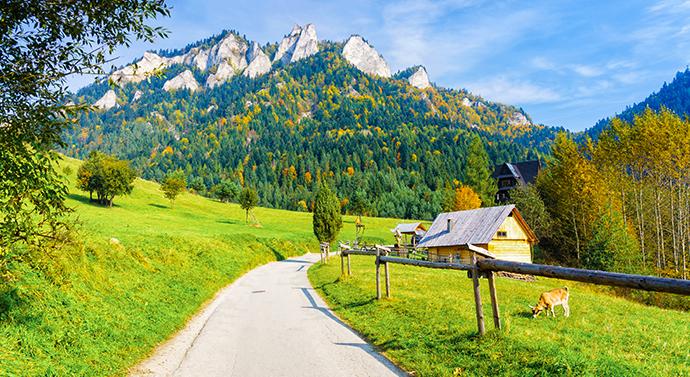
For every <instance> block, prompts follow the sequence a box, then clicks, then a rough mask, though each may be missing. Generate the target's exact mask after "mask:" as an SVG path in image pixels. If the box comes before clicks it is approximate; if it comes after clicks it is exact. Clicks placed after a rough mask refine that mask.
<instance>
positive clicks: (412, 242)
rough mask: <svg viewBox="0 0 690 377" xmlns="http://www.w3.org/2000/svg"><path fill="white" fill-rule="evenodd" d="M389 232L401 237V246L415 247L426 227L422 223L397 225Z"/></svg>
mask: <svg viewBox="0 0 690 377" xmlns="http://www.w3.org/2000/svg"><path fill="white" fill-rule="evenodd" d="M391 232H393V234H394V235H397V234H398V233H400V235H402V236H403V245H405V246H412V247H416V246H417V244H418V243H419V241H420V240H421V239H422V238H423V237H424V235H425V234H426V227H425V226H424V224H422V223H409V224H398V225H397V226H396V227H395V228H393V229H391Z"/></svg>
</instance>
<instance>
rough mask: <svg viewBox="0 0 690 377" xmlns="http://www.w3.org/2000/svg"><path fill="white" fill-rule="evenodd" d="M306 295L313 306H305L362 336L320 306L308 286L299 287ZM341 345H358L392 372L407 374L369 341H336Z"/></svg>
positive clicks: (399, 374) (400, 374) (401, 374)
mask: <svg viewBox="0 0 690 377" xmlns="http://www.w3.org/2000/svg"><path fill="white" fill-rule="evenodd" d="M299 289H300V290H301V291H302V293H303V294H304V296H305V297H306V298H307V300H308V301H309V304H310V305H311V306H305V307H304V308H306V309H316V310H318V311H320V312H321V313H323V314H324V315H326V317H328V318H330V319H332V320H333V321H335V322H336V323H338V324H339V325H341V326H343V327H345V328H346V329H348V330H350V331H351V332H352V333H353V334H355V335H357V336H358V337H360V338H362V339H363V337H362V335H360V334H358V333H357V332H356V331H355V330H353V329H352V328H351V327H350V326H348V325H347V324H346V323H345V322H343V321H341V320H340V318H338V317H336V316H335V315H334V314H333V312H331V311H330V310H329V309H328V308H325V307H323V306H319V305H318V304H317V303H316V300H314V296H312V294H311V292H310V291H309V289H308V288H299ZM334 344H336V345H339V346H344V347H357V348H359V349H361V350H362V351H364V352H366V353H368V354H370V355H372V356H373V357H375V358H376V360H378V361H379V362H380V363H381V364H383V365H384V366H385V367H386V368H388V370H390V371H391V372H393V373H395V374H397V375H398V376H407V374H406V373H404V372H402V371H401V370H400V369H399V368H398V367H396V366H395V365H394V364H393V363H392V362H391V361H390V360H388V359H386V358H385V357H384V356H383V355H381V354H380V353H378V352H376V350H375V349H374V347H373V346H371V345H370V344H368V343H334Z"/></svg>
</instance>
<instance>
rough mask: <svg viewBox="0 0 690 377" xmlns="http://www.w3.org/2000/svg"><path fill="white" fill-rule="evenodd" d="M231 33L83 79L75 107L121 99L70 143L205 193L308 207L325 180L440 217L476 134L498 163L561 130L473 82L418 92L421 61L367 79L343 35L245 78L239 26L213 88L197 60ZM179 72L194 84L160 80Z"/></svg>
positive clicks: (271, 48)
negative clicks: (135, 71)
mask: <svg viewBox="0 0 690 377" xmlns="http://www.w3.org/2000/svg"><path fill="white" fill-rule="evenodd" d="M302 29H306V27H303V28H300V30H302ZM293 30H295V29H294V28H293ZM302 32H303V30H302V31H297V30H295V33H292V32H291V34H294V35H293V37H294V36H295V35H297V34H300V33H302ZM223 35H224V36H222V37H215V39H213V38H212V39H208V42H206V43H202V44H197V43H195V44H192V45H191V46H193V47H189V48H188V49H186V51H187V52H180V53H177V54H167V55H168V56H163V55H160V56H161V57H164V58H165V59H168V60H166V62H170V61H175V62H181V63H174V64H169V65H167V66H166V67H165V68H162V69H154V70H153V71H152V72H151V74H150V75H147V77H146V78H145V79H143V80H141V81H139V82H129V83H126V84H123V85H116V86H112V85H109V84H108V83H106V82H101V83H97V84H93V85H90V86H88V87H85V88H82V89H81V90H80V91H79V92H77V93H76V94H75V95H74V97H73V98H72V99H71V100H72V101H73V102H75V103H95V102H97V101H98V100H99V99H100V98H101V97H102V96H103V95H104V94H105V93H107V92H109V91H111V90H112V91H113V92H114V93H115V97H116V98H115V101H112V100H111V101H110V102H109V103H110V104H113V102H114V104H113V106H112V107H110V108H109V109H108V110H105V109H103V110H98V111H92V112H89V113H86V114H83V115H82V116H80V118H79V119H78V124H77V125H76V127H75V128H74V129H72V130H70V131H69V132H67V133H66V134H65V141H66V144H67V145H66V147H65V148H64V149H63V152H64V153H66V154H67V155H70V156H75V157H82V158H83V157H85V156H87V155H88V153H89V152H90V151H91V150H101V151H104V152H106V153H111V154H115V155H117V156H119V157H120V158H126V159H128V160H130V161H132V164H133V166H134V167H135V168H136V169H138V170H139V171H140V172H141V174H142V176H143V177H145V178H149V179H155V180H160V179H162V178H163V177H164V176H165V174H167V173H168V172H170V171H173V170H176V169H180V170H182V171H183V172H184V173H185V175H186V176H187V177H189V180H190V184H191V185H192V187H194V189H195V190H196V191H198V192H202V193H207V194H212V188H213V187H214V186H216V185H217V184H219V183H220V182H222V181H224V180H231V181H236V182H237V183H238V184H240V185H242V186H244V185H250V186H253V187H255V188H257V190H258V191H259V194H260V197H261V204H262V205H265V206H268V207H280V208H285V209H297V210H308V209H309V208H310V205H311V204H310V203H311V201H312V199H313V198H312V193H313V191H314V189H315V187H314V185H315V184H317V183H318V182H319V181H323V180H326V181H329V182H330V183H331V184H332V185H333V186H334V188H335V189H336V191H337V192H338V195H339V197H341V198H343V200H344V202H343V207H344V211H351V210H352V208H351V207H350V206H349V204H348V201H349V199H351V198H353V197H354V196H355V195H356V194H357V191H358V190H362V191H365V192H366V193H367V195H368V196H370V197H371V201H372V203H371V209H370V213H372V214H373V213H376V214H378V215H383V216H395V217H408V218H431V217H432V215H433V214H435V213H437V212H438V211H440V209H441V208H440V206H441V202H442V196H443V195H444V194H443V192H445V191H447V190H448V189H450V188H452V187H453V186H454V185H457V184H459V182H461V181H462V180H463V179H464V174H465V167H464V161H465V160H466V154H467V145H468V143H469V142H470V140H471V139H472V138H473V137H475V136H479V137H480V138H481V139H482V140H483V141H484V144H485V147H486V149H487V152H488V153H489V156H490V159H491V160H492V162H503V161H515V160H520V159H525V158H538V157H539V156H541V155H542V154H545V153H548V149H549V147H550V143H551V140H553V138H554V136H555V133H556V131H557V130H558V129H554V128H550V127H545V126H543V125H538V124H534V123H533V122H532V121H531V120H530V119H529V116H528V115H527V114H526V113H524V111H523V110H522V109H520V108H517V107H514V106H510V105H504V104H499V103H494V102H490V101H487V100H485V99H483V98H482V97H480V96H477V95H474V94H472V93H470V92H469V91H467V90H465V89H447V88H443V87H439V86H433V85H431V84H430V83H429V84H428V85H424V84H426V83H425V82H424V81H423V80H422V81H417V82H416V83H417V84H419V83H420V82H421V84H422V85H423V86H424V87H425V88H424V89H419V88H418V87H416V86H414V85H413V84H414V83H411V82H410V78H411V77H413V76H414V75H417V76H419V75H424V74H426V69H424V68H423V67H421V66H414V67H410V68H409V69H407V70H404V71H401V72H398V73H396V74H392V75H391V77H389V78H387V77H381V76H379V75H370V74H367V73H365V72H363V71H362V70H361V69H360V68H358V67H357V66H355V65H353V64H351V62H350V61H348V60H347V59H346V57H345V56H343V53H342V52H343V49H344V46H345V44H346V43H347V42H331V41H319V42H318V51H314V53H313V54H311V55H309V56H307V57H302V58H300V59H298V60H296V61H295V62H291V63H288V64H284V63H282V62H279V61H277V60H276V59H275V56H276V53H277V51H278V49H279V47H280V46H279V44H265V45H263V46H259V47H263V48H262V49H261V50H262V51H264V54H265V55H266V58H267V59H270V60H271V61H274V60H275V63H273V64H271V66H270V70H269V71H268V72H266V73H264V74H261V75H256V76H254V77H253V78H250V77H249V75H245V74H244V73H243V72H246V71H244V70H246V69H247V67H248V66H244V65H243V64H241V63H237V60H234V62H235V63H232V62H233V60H232V59H233V58H238V57H243V59H245V62H247V60H246V57H247V56H248V55H252V54H251V53H250V54H248V53H249V50H250V49H252V48H251V47H252V46H253V44H251V42H249V41H248V40H247V39H245V38H242V39H240V38H238V37H237V35H236V34H235V37H232V38H233V39H235V42H238V43H236V44H235V47H237V48H235V49H226V50H223V51H225V52H223V53H222V54H221V55H223V54H224V55H223V56H226V57H228V58H229V59H228V60H222V61H220V62H219V63H218V64H219V65H218V67H219V66H220V64H221V63H227V66H230V68H233V69H232V70H231V71H230V72H231V73H232V75H231V76H230V75H229V77H228V79H226V80H225V81H222V82H218V83H217V85H207V84H206V83H208V82H209V81H208V80H209V77H211V75H214V76H215V75H217V74H218V69H217V67H214V66H210V67H206V69H205V70H201V69H200V66H199V65H197V64H196V63H195V62H194V58H195V57H196V56H198V55H199V53H200V52H201V51H202V50H204V51H206V50H207V51H209V57H208V58H207V59H211V56H213V55H214V54H215V55H218V53H217V52H214V51H212V50H213V46H215V45H217V44H219V43H221V42H222V41H223V40H226V39H228V38H231V37H230V36H229V34H228V33H225V34H223ZM288 37H290V34H288V35H287V36H286V37H285V38H288ZM293 39H295V38H293ZM296 39H299V38H296ZM240 42H242V43H240ZM288 42H289V43H286V44H285V45H287V47H284V48H283V49H284V50H285V51H287V52H289V51H290V50H292V51H294V49H292V48H290V46H289V45H290V43H293V42H294V44H295V45H296V44H297V42H295V41H292V42H291V41H289V40H288ZM245 45H246V46H247V50H245V49H244V46H245ZM305 45H307V46H308V43H305ZM218 50H220V49H216V50H215V51H218ZM253 50H254V52H255V53H256V54H259V51H258V50H257V49H256V48H254V49H253ZM180 51H184V50H180ZM305 51H306V50H305ZM312 51H313V49H312ZM374 51H375V50H374ZM256 54H255V55H256ZM376 54H377V55H380V54H378V52H376ZM180 56H184V57H189V58H190V59H187V61H188V62H189V64H188V65H187V64H184V60H185V59H184V58H180ZM281 59H282V57H281ZM207 61H208V60H207ZM231 63H232V64H231ZM233 64H234V66H233ZM240 65H241V66H242V68H239V66H240ZM124 68H125V67H123V68H120V69H124ZM185 72H188V73H185ZM183 73H184V76H185V77H186V79H187V81H188V82H192V79H193V81H195V82H196V83H197V84H198V85H199V87H198V90H194V91H190V90H186V89H184V88H185V87H187V86H185V85H179V86H177V85H176V86H177V87H176V88H174V89H172V90H170V91H165V90H163V89H162V88H163V87H164V86H165V85H166V83H168V82H170V80H172V79H174V78H175V77H178V76H180V75H181V74H183ZM413 81H414V80H413ZM168 87H170V84H169V85H168ZM109 96H110V97H112V94H111V95H109ZM111 99H112V98H111ZM516 119H518V120H524V122H516V121H515V120H516ZM355 181H356V182H357V183H355ZM444 190H445V191H444ZM391 195H394V197H387V196H391ZM360 196H361V195H360ZM401 198H405V199H401Z"/></svg>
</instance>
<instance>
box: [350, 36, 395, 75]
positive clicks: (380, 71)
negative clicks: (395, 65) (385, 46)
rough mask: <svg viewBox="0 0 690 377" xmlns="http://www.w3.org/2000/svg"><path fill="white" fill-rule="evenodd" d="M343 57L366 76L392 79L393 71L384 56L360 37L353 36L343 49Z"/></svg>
mask: <svg viewBox="0 0 690 377" xmlns="http://www.w3.org/2000/svg"><path fill="white" fill-rule="evenodd" d="M343 56H344V57H345V59H347V61H348V62H350V63H351V64H352V65H354V66H355V67H357V69H359V70H360V71H362V72H364V73H366V74H369V75H377V76H381V77H391V69H390V67H388V63H386V61H385V60H383V56H381V54H379V53H378V51H376V50H375V49H374V48H373V47H371V46H370V45H369V44H368V43H367V42H365V41H364V39H363V38H362V37H360V36H359V35H353V36H351V37H350V38H349V39H348V40H347V43H345V47H343Z"/></svg>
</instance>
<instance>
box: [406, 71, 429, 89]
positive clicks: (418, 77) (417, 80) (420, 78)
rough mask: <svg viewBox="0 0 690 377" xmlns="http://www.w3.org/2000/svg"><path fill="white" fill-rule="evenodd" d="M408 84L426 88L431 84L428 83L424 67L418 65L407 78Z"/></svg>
mask: <svg viewBox="0 0 690 377" xmlns="http://www.w3.org/2000/svg"><path fill="white" fill-rule="evenodd" d="M407 81H408V82H409V83H410V85H412V86H414V87H416V88H419V89H426V88H428V87H430V86H431V83H429V75H427V73H426V68H424V67H422V66H419V68H417V70H416V71H415V72H414V73H413V74H411V75H410V77H408V78H407Z"/></svg>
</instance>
